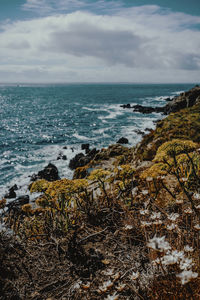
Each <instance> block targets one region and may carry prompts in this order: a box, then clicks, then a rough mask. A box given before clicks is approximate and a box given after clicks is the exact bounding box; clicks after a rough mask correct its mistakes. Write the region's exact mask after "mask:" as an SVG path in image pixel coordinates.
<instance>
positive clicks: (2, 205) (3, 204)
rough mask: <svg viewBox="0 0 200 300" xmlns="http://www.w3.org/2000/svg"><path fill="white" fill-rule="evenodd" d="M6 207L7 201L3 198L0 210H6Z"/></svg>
mask: <svg viewBox="0 0 200 300" xmlns="http://www.w3.org/2000/svg"><path fill="white" fill-rule="evenodd" d="M5 206H6V199H5V198H3V199H2V200H0V209H3V208H5Z"/></svg>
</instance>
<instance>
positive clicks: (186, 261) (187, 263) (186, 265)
mask: <svg viewBox="0 0 200 300" xmlns="http://www.w3.org/2000/svg"><path fill="white" fill-rule="evenodd" d="M192 266H193V262H192V259H191V258H187V257H185V258H183V259H182V260H181V261H180V269H181V270H188V269H190V268H191V267H192Z"/></svg>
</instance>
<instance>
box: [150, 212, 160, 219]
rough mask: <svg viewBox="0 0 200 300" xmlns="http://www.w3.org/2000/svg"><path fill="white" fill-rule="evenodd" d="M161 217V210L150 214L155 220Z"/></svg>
mask: <svg viewBox="0 0 200 300" xmlns="http://www.w3.org/2000/svg"><path fill="white" fill-rule="evenodd" d="M160 217H161V213H160V212H158V213H157V212H153V214H152V215H151V216H150V218H151V219H152V220H155V219H160Z"/></svg>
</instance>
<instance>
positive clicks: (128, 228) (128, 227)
mask: <svg viewBox="0 0 200 300" xmlns="http://www.w3.org/2000/svg"><path fill="white" fill-rule="evenodd" d="M124 229H125V230H131V229H133V226H132V225H128V224H126V225H125V226H124Z"/></svg>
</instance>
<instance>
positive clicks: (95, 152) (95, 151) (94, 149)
mask: <svg viewBox="0 0 200 300" xmlns="http://www.w3.org/2000/svg"><path fill="white" fill-rule="evenodd" d="M98 152H99V150H97V149H96V148H93V149H92V150H90V152H89V153H88V156H91V157H92V158H94V156H95V155H96V154H97V153H98Z"/></svg>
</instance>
